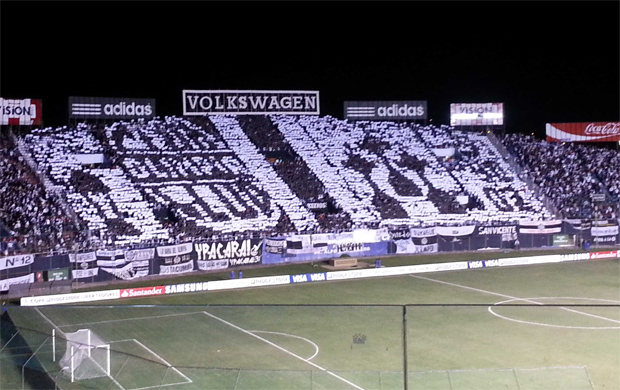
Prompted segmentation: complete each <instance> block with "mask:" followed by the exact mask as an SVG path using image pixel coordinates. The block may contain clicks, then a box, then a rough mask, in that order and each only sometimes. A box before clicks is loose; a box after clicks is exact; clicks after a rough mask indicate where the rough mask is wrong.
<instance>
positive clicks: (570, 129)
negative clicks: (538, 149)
mask: <svg viewBox="0 0 620 390" xmlns="http://www.w3.org/2000/svg"><path fill="white" fill-rule="evenodd" d="M547 141H548V142H616V141H620V122H579V123H547Z"/></svg>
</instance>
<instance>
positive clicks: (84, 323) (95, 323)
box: [60, 311, 202, 328]
mask: <svg viewBox="0 0 620 390" xmlns="http://www.w3.org/2000/svg"><path fill="white" fill-rule="evenodd" d="M192 314H202V312H201V311H194V312H191V313H176V314H165V315H161V316H148V317H131V318H121V319H118V320H106V321H93V322H82V323H80V324H68V325H60V327H61V328H64V327H69V326H82V325H93V324H94V325H98V324H107V323H110V322H120V321H133V320H150V319H151V318H163V317H175V316H188V315H192Z"/></svg>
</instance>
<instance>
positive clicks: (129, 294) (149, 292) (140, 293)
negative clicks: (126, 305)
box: [120, 286, 165, 298]
mask: <svg viewBox="0 0 620 390" xmlns="http://www.w3.org/2000/svg"><path fill="white" fill-rule="evenodd" d="M164 293H165V287H164V286H154V287H138V288H125V289H122V290H121V293H120V296H121V298H137V297H150V296H153V295H163V294H164Z"/></svg>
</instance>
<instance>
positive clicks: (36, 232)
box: [0, 135, 78, 256]
mask: <svg viewBox="0 0 620 390" xmlns="http://www.w3.org/2000/svg"><path fill="white" fill-rule="evenodd" d="M0 225H2V226H3V227H4V229H2V231H4V233H5V236H4V237H0V255H4V256H6V255H13V254H19V253H25V252H33V251H45V252H49V251H52V250H53V251H56V252H61V251H62V250H64V249H66V248H67V247H68V246H70V245H71V244H72V242H73V240H74V239H75V238H76V235H77V233H78V227H77V225H76V223H75V221H73V220H72V218H71V217H70V216H69V215H67V214H66V213H65V211H64V210H63V208H62V206H61V204H60V202H59V199H58V198H57V197H56V195H54V194H53V193H50V192H48V191H46V189H45V187H44V186H43V184H42V183H41V181H40V179H39V177H38V175H37V174H36V173H35V172H34V171H33V170H32V169H31V167H30V166H28V164H27V163H26V161H25V160H24V157H23V156H22V155H21V153H20V152H19V150H18V149H17V145H15V143H14V142H13V139H12V137H10V136H7V135H3V136H2V137H0Z"/></svg>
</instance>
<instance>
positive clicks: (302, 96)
mask: <svg viewBox="0 0 620 390" xmlns="http://www.w3.org/2000/svg"><path fill="white" fill-rule="evenodd" d="M319 113H320V111H319V91H242V90H183V115H217V114H227V115H268V114H283V115H319Z"/></svg>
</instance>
